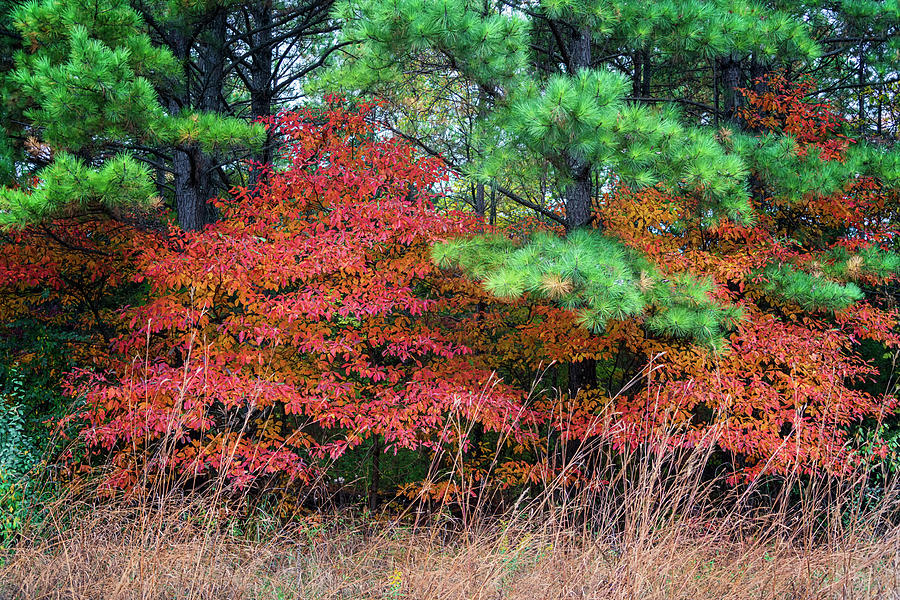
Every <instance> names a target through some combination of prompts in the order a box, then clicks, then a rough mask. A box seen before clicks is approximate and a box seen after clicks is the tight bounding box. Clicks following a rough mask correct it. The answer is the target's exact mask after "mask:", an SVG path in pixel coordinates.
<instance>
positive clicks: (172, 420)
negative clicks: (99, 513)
mask: <svg viewBox="0 0 900 600" xmlns="http://www.w3.org/2000/svg"><path fill="white" fill-rule="evenodd" d="M370 110H371V106H368V105H363V106H358V107H355V108H353V109H350V108H348V107H346V106H344V105H341V104H337V103H335V104H332V106H331V108H330V110H327V111H313V110H307V111H303V112H298V113H285V114H282V115H280V116H278V117H277V118H274V119H272V120H270V121H269V126H270V127H272V128H273V129H274V130H275V131H276V132H277V134H278V135H280V136H283V138H285V139H286V148H285V152H284V154H283V156H282V157H281V161H282V162H283V163H284V165H285V166H284V167H283V168H279V169H277V170H274V171H269V172H267V173H266V174H265V176H264V177H262V178H261V183H259V184H258V186H257V187H256V188H254V189H252V190H251V189H244V190H238V191H237V193H236V194H235V195H234V197H233V198H230V199H227V200H221V201H219V202H218V210H219V211H220V214H221V219H220V220H219V221H217V222H216V223H215V224H213V225H211V226H209V227H207V228H206V229H204V230H203V231H200V232H188V233H185V232H181V231H178V230H174V229H173V230H172V231H171V232H170V234H169V237H168V238H167V239H164V240H160V241H159V243H156V244H151V245H148V246H147V247H146V248H145V249H144V252H143V254H142V256H141V258H140V264H139V269H138V272H139V273H140V275H139V276H138V279H139V280H141V281H144V282H146V284H147V285H149V287H150V292H151V299H150V301H148V302H147V303H146V304H144V305H142V306H138V307H135V308H132V309H128V310H127V311H126V313H125V319H126V321H127V323H128V330H127V333H126V334H125V335H123V336H122V337H121V338H119V339H118V340H117V341H116V343H115V352H114V353H113V355H112V357H111V361H110V364H109V365H108V367H107V369H106V372H105V374H104V375H89V374H84V375H85V376H84V377H83V378H81V379H80V380H79V382H78V384H77V385H75V386H74V387H73V392H74V393H76V394H79V395H81V396H83V397H84V398H85V399H86V401H87V402H86V406H87V408H86V409H85V410H84V411H83V412H82V413H81V414H79V415H77V416H76V418H78V419H83V420H84V422H85V423H86V426H85V428H84V430H83V432H82V435H83V439H84V441H85V442H86V444H87V446H88V449H89V451H90V452H92V453H96V452H101V453H106V452H112V453H113V455H114V459H113V462H114V464H115V465H116V467H117V469H116V473H115V475H114V477H113V479H112V480H111V483H112V484H114V485H116V486H127V485H129V484H131V483H132V481H133V478H134V477H135V475H136V474H137V473H138V471H139V469H138V467H139V466H140V467H142V468H145V467H146V466H147V465H146V464H144V465H139V464H138V462H139V461H140V460H143V458H142V457H143V456H144V455H143V454H141V453H140V452H135V451H134V449H135V448H140V449H143V450H144V451H146V450H149V449H153V452H152V453H151V456H152V458H151V459H150V460H151V461H152V463H151V465H150V466H151V467H152V469H151V470H152V471H154V472H167V471H174V472H176V473H179V474H183V475H187V476H189V477H196V476H202V475H205V474H210V473H213V472H223V471H224V472H225V473H226V475H227V476H228V477H229V479H231V480H232V481H233V482H234V483H235V484H237V485H245V484H248V483H249V482H251V481H252V480H254V479H255V478H257V477H260V476H263V475H280V476H286V477H288V478H292V479H293V478H297V479H300V480H308V479H309V478H311V477H312V476H313V475H315V473H316V472H317V469H318V466H319V465H320V464H321V463H322V461H323V460H325V459H335V458H337V457H339V456H341V455H342V454H343V453H344V452H345V451H346V450H347V449H348V448H351V447H353V446H356V445H358V444H360V443H361V442H362V441H363V440H365V439H368V438H371V437H372V436H380V438H381V439H383V440H384V443H385V444H386V446H387V448H391V447H396V448H400V447H402V448H410V449H415V448H420V447H426V448H434V447H437V446H439V445H441V444H445V443H455V444H464V443H465V440H464V439H463V436H464V433H463V432H461V431H459V430H458V429H457V428H455V427H454V426H452V423H451V421H450V420H448V417H449V416H450V415H454V417H455V418H458V419H460V420H462V421H471V422H477V423H480V424H481V426H482V427H483V428H484V429H485V430H487V431H502V432H504V433H506V434H509V435H511V436H513V438H516V439H521V438H523V437H524V436H525V434H524V433H523V432H522V425H523V424H525V423H534V422H536V421H537V417H536V415H534V414H533V413H531V412H530V411H528V410H527V409H525V408H524V407H523V406H522V404H521V394H518V393H516V392H512V391H509V390H507V389H506V388H504V387H502V386H493V387H492V388H491V391H490V393H484V392H485V388H486V386H487V385H489V383H490V378H491V373H490V372H489V371H484V370H479V369H476V368H474V367H473V366H472V365H471V364H470V361H469V360H468V359H467V355H468V354H469V353H470V350H469V349H468V348H467V347H466V346H465V345H463V344H461V343H459V341H458V340H457V339H455V337H454V336H453V335H451V330H452V329H453V328H458V324H457V323H456V322H455V321H456V320H457V319H458V317H457V316H456V315H454V314H452V313H450V312H448V311H447V309H448V307H450V306H451V304H452V302H454V300H452V299H447V298H445V297H443V296H442V295H441V294H440V293H439V289H438V287H437V286H436V285H435V283H434V281H433V280H434V279H435V278H440V277H442V275H441V274H440V273H439V272H438V271H437V269H436V267H434V266H433V264H432V262H431V260H430V244H431V243H433V242H434V241H436V240H438V239H441V238H442V237H444V236H447V235H451V234H454V233H458V232H459V231H460V228H461V226H462V225H461V223H460V221H459V220H455V219H452V218H450V217H445V216H440V215H438V214H436V213H435V212H434V211H433V210H432V209H431V205H430V201H429V200H430V193H429V189H430V188H431V186H432V185H433V184H434V183H435V182H436V181H438V180H439V179H440V178H442V177H444V170H443V167H442V165H441V163H440V162H439V161H437V160H434V159H424V158H419V157H417V156H416V155H415V153H414V151H413V149H412V147H411V146H410V145H408V144H406V143H403V142H401V141H398V140H396V139H386V140H385V139H379V137H378V136H376V134H375V132H374V131H373V128H372V126H371V125H370V124H369V123H368V122H367V116H368V114H369V112H370Z"/></svg>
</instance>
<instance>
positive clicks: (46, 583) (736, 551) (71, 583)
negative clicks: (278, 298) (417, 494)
mask: <svg viewBox="0 0 900 600" xmlns="http://www.w3.org/2000/svg"><path fill="white" fill-rule="evenodd" d="M619 458H620V459H621V456H619ZM705 458H706V457H705V456H703V455H702V454H701V453H693V454H692V455H689V456H674V455H660V454H654V453H644V454H638V453H635V454H633V455H631V456H626V457H625V458H624V460H617V461H614V463H611V464H614V465H615V466H611V467H609V468H608V469H607V470H606V471H605V472H604V480H607V479H608V480H609V481H611V482H612V483H610V484H604V485H602V486H598V487H595V488H594V489H593V491H591V492H587V491H585V492H582V493H580V494H576V495H569V496H564V495H561V494H560V493H559V491H560V490H558V489H557V490H553V486H550V490H551V491H550V492H548V493H545V494H541V495H539V496H538V497H536V498H534V499H532V500H527V501H526V500H525V499H522V498H520V500H519V501H518V502H516V503H514V504H513V505H512V506H507V507H506V509H505V510H504V511H503V512H502V513H500V515H501V516H494V517H491V516H490V511H489V510H488V509H487V508H485V507H486V506H487V505H488V503H487V502H485V503H483V504H481V505H479V503H478V502H475V508H473V509H472V510H470V511H469V512H468V513H464V511H460V510H455V511H451V510H450V507H446V506H445V507H438V509H437V510H436V511H435V513H434V514H431V515H430V516H429V517H427V518H424V519H419V520H418V522H419V524H418V525H416V524H415V523H416V519H414V518H412V517H411V516H410V515H406V516H402V515H401V516H395V517H393V518H388V517H382V518H379V519H372V518H365V519H364V518H361V517H360V516H358V515H357V516H355V517H354V516H351V515H348V514H347V513H340V512H331V513H327V514H324V515H321V516H319V517H315V518H313V517H307V518H304V519H299V520H297V519H295V520H293V521H291V522H289V523H287V524H285V523H283V522H277V521H276V520H275V519H271V518H265V517H261V516H256V517H253V518H250V519H248V518H247V517H246V516H243V517H240V518H237V517H230V516H228V515H225V514H222V512H221V507H223V506H224V505H225V504H224V503H223V502H221V501H220V500H219V498H218V497H216V496H213V497H205V498H198V497H193V498H184V497H179V496H177V495H173V494H168V495H159V494H157V495H153V496H147V497H146V498H144V499H140V500H131V501H130V503H125V502H119V503H118V504H109V503H107V504H105V505H88V504H80V503H78V502H77V501H75V500H74V499H69V500H67V501H59V503H58V504H56V505H55V506H53V507H50V511H49V514H50V518H49V519H45V520H44V521H43V524H42V525H41V526H40V527H37V528H34V529H33V530H30V531H27V532H25V534H24V535H23V536H22V538H21V539H20V540H19V542H18V543H17V544H16V545H15V546H14V547H13V548H11V549H10V550H8V551H7V552H6V553H5V556H3V565H2V567H0V598H2V599H4V600H5V599H12V598H17V599H18V598H22V599H28V600H31V599H36V598H83V599H91V600H100V599H104V600H105V599H109V600H113V599H116V600H119V599H122V600H124V599H147V600H149V599H160V600H162V599H167V600H169V599H174V598H178V599H221V598H235V599H251V598H254V599H255V598H259V599H263V598H265V599H280V598H296V599H338V598H342V599H355V600H356V599H359V600H362V599H376V598H394V599H401V598H402V599H423V600H426V599H459V600H474V599H484V600H488V599H490V600H500V599H510V600H512V599H516V600H518V599H521V600H526V599H527V600H532V599H540V600H543V599H546V600H551V599H563V598H585V599H588V598H597V599H599V598H603V599H606V598H610V599H644V598H647V599H654V598H658V599H667V600H669V599H681V598H683V599H686V600H687V599H692V600H700V599H713V600H725V599H751V598H753V599H775V598H784V599H790V600H807V599H809V600H812V599H816V600H818V599H824V598H846V599H857V598H860V599H861V598H873V599H875V598H878V599H882V598H884V599H887V598H900V580H898V574H900V528H898V527H897V526H896V525H893V523H894V522H895V517H896V507H897V506H898V503H897V502H896V496H895V495H894V494H891V493H885V494H884V498H883V499H882V500H880V501H879V502H877V503H875V504H873V505H871V506H869V507H868V508H866V509H865V510H861V509H859V508H856V509H854V507H858V506H860V502H859V501H860V497H859V495H858V493H857V491H858V490H860V489H865V488H866V485H865V484H866V482H865V475H863V479H861V480H857V481H852V480H851V481H848V482H846V483H845V484H843V487H842V486H839V485H836V482H834V481H828V480H821V481H813V482H806V483H804V484H803V485H802V486H800V484H799V483H798V482H789V483H791V485H787V486H785V487H784V488H783V489H784V490H787V489H793V490H794V492H793V494H792V495H790V496H788V495H787V493H786V492H784V493H772V492H771V490H768V491H767V493H765V494H763V493H761V492H760V491H759V490H755V489H754V488H753V486H750V487H749V488H746V487H745V488H742V489H741V490H740V491H737V490H736V489H734V488H732V490H733V491H732V492H730V493H728V494H726V495H725V496H724V497H723V496H722V493H721V492H722V490H723V489H726V488H723V487H720V486H716V485H715V482H710V481H709V478H708V476H704V475H703V472H704V467H705V464H706V463H705ZM579 459H580V457H579V454H578V453H576V455H575V460H579ZM626 475H627V477H626ZM798 489H800V490H801V493H800V494H799V495H798V494H797V490H798ZM761 499H766V500H767V502H765V503H761ZM479 506H480V508H479ZM491 510H493V509H491ZM422 523H427V524H426V525H423V524H422ZM248 524H250V525H251V526H252V527H251V529H252V531H250V532H248V531H247V530H246V527H247V526H248ZM242 528H244V529H242Z"/></svg>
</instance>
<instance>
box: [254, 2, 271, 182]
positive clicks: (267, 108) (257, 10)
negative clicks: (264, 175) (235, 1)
mask: <svg viewBox="0 0 900 600" xmlns="http://www.w3.org/2000/svg"><path fill="white" fill-rule="evenodd" d="M248 11H249V13H250V16H251V17H252V19H253V26H254V27H255V28H256V29H257V30H258V31H257V32H256V33H254V34H252V35H251V36H250V37H251V40H250V43H251V45H252V51H251V54H250V57H249V58H250V86H249V87H250V90H249V91H250V113H251V114H250V116H251V117H252V118H254V119H255V118H258V117H267V116H269V115H270V114H272V102H273V99H274V95H275V92H274V81H273V79H274V73H273V71H272V69H273V59H272V57H273V52H274V48H273V46H272V2H271V0H263V1H260V2H251V3H250V5H249V7H248ZM273 154H274V139H273V136H272V134H271V132H267V133H266V139H265V140H264V142H263V145H262V147H261V148H260V149H259V150H258V151H256V152H254V154H253V156H252V160H254V161H255V162H258V163H261V164H263V165H266V164H269V163H271V162H272V158H273ZM259 174H260V172H259V171H258V170H255V169H254V170H253V171H251V173H250V183H251V186H252V185H254V184H256V183H257V181H258V180H259Z"/></svg>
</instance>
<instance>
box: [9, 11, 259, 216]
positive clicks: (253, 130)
mask: <svg viewBox="0 0 900 600" xmlns="http://www.w3.org/2000/svg"><path fill="white" fill-rule="evenodd" d="M11 19H12V22H13V25H14V26H15V28H16V30H17V32H18V34H19V35H20V36H21V39H22V40H23V47H22V48H21V49H20V50H19V51H18V52H17V53H16V54H15V69H14V70H13V71H12V72H11V74H10V75H9V77H8V79H7V81H8V84H9V85H10V86H12V87H13V88H14V89H15V93H16V94H17V97H18V99H19V101H20V102H22V103H23V105H24V118H25V119H26V120H27V121H28V124H29V125H28V130H29V131H28V133H29V135H30V136H31V137H32V138H33V139H35V140H36V143H39V144H41V145H42V147H43V148H44V152H45V153H46V154H47V156H42V157H39V158H38V159H37V161H38V162H37V166H38V167H39V168H38V170H37V171H36V173H35V176H36V181H37V182H38V183H37V184H36V185H33V186H32V185H20V186H18V187H7V188H4V189H0V226H17V225H23V224H26V223H30V222H34V221H36V220H40V219H46V218H50V217H52V215H54V214H57V213H58V212H60V211H63V210H72V209H73V208H75V207H79V208H84V207H87V206H91V205H99V206H105V207H116V206H119V207H128V208H133V207H136V206H146V205H149V204H152V203H154V202H156V200H158V197H159V190H158V188H157V186H156V183H155V182H154V180H153V178H152V176H151V175H152V173H151V169H150V167H149V166H148V165H149V164H153V163H154V161H158V160H159V158H158V155H159V154H160V151H162V150H165V149H166V148H171V147H172V146H174V145H177V144H182V145H184V144H192V143H197V144H199V145H200V147H202V148H203V149H204V150H206V151H209V152H221V151H224V150H227V149H231V148H244V147H250V146H253V145H254V144H258V143H259V142H260V141H261V140H262V139H263V138H264V131H263V129H262V127H261V126H258V125H249V124H247V123H246V122H245V121H243V120H240V119H236V118H228V117H223V116H221V115H218V114H213V113H202V112H196V111H180V110H178V111H175V112H173V111H170V110H169V109H168V108H167V107H166V106H164V104H163V101H162V99H161V97H160V93H159V90H160V89H166V88H167V89H171V88H174V87H178V86H180V85H183V80H184V73H183V72H182V66H181V65H180V64H179V63H178V61H176V59H175V57H174V56H173V55H172V53H171V52H170V51H169V50H167V49H165V48H162V47H159V46H157V45H155V44H153V42H152V40H151V38H150V36H149V33H148V31H147V29H148V28H147V25H146V24H145V23H144V20H143V18H142V17H141V15H140V14H138V13H137V11H135V10H134V9H133V8H132V7H131V5H130V4H129V3H128V2H127V1H126V0H91V1H87V0H31V1H29V2H25V3H23V4H21V5H19V6H17V7H16V8H15V9H14V10H12V12H11ZM0 142H2V138H0ZM0 152H2V145H0ZM45 162H46V163H49V164H42V163H45ZM2 167H3V163H2V162H0V171H2Z"/></svg>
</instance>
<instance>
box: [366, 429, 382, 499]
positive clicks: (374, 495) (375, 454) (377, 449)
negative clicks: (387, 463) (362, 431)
mask: <svg viewBox="0 0 900 600" xmlns="http://www.w3.org/2000/svg"><path fill="white" fill-rule="evenodd" d="M381 453H382V446H381V440H380V439H378V436H375V437H374V438H373V442H372V477H371V478H370V479H369V498H368V505H369V510H371V511H375V509H377V508H378V489H379V488H380V487H381Z"/></svg>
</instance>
